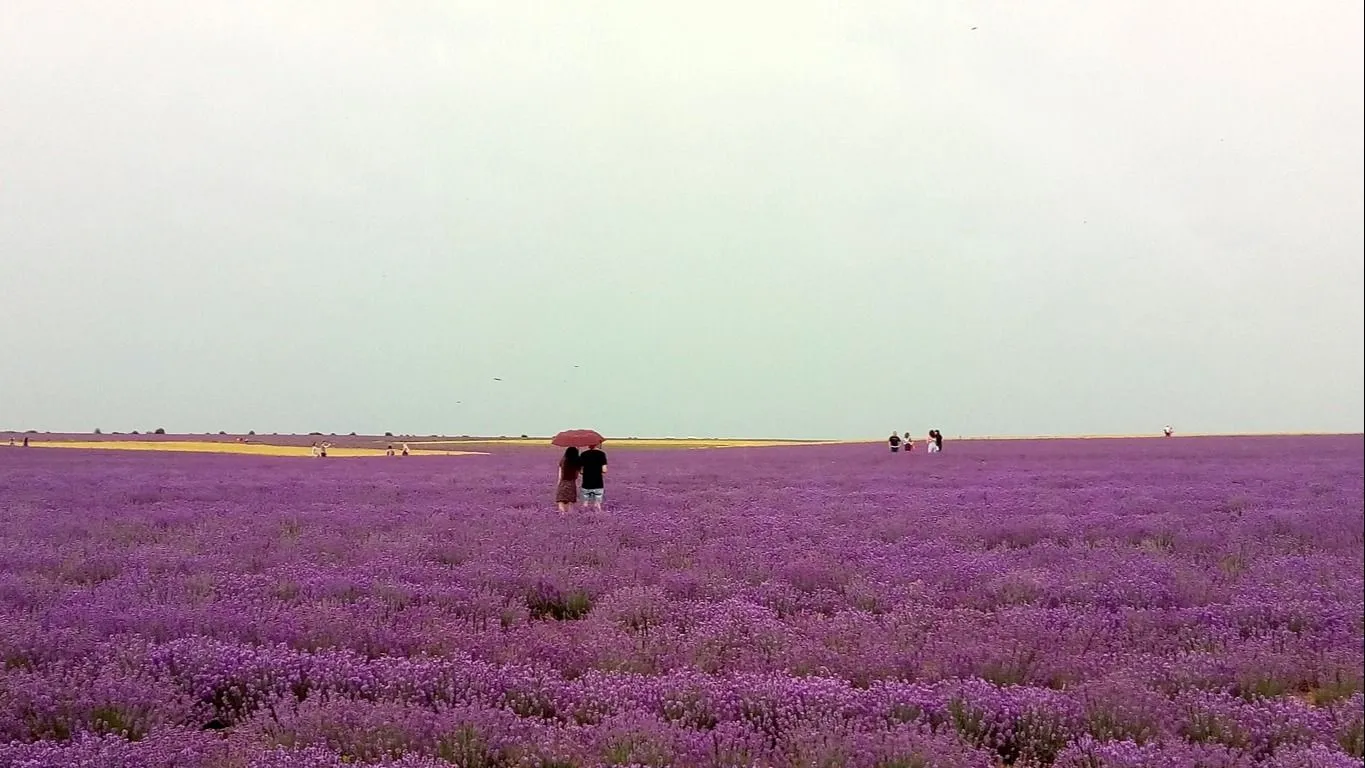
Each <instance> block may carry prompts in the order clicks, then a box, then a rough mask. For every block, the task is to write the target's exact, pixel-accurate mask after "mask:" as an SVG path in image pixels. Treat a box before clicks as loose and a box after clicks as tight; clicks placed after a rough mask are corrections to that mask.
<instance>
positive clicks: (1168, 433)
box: [1161, 424, 1175, 437]
mask: <svg viewBox="0 0 1365 768" xmlns="http://www.w3.org/2000/svg"><path fill="white" fill-rule="evenodd" d="M1161 434H1163V435H1165V436H1166V437H1170V436H1171V435H1174V434H1175V430H1174V429H1172V428H1171V425H1170V424H1167V425H1166V426H1164V427H1162V428H1161Z"/></svg>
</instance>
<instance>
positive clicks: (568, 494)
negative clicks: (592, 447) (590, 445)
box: [555, 448, 583, 512]
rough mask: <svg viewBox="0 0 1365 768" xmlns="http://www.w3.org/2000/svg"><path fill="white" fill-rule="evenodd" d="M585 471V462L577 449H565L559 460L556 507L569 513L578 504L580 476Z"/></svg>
mask: <svg viewBox="0 0 1365 768" xmlns="http://www.w3.org/2000/svg"><path fill="white" fill-rule="evenodd" d="M582 471H583V460H582V458H581V457H580V456H579V455H578V449H577V448H565V449H564V456H563V457H562V458H561V459H560V460H559V474H558V475H557V477H558V481H557V483H556V485H555V506H557V507H559V511H560V512H568V511H570V510H572V509H573V507H574V504H577V503H578V476H579V473H581V472H582Z"/></svg>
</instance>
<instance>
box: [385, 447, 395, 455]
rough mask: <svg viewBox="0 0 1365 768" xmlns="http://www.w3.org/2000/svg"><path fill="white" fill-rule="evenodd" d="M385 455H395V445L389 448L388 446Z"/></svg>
mask: <svg viewBox="0 0 1365 768" xmlns="http://www.w3.org/2000/svg"><path fill="white" fill-rule="evenodd" d="M384 455H385V456H392V455H393V446H392V445H390V446H389V448H388V450H387V451H385V452H384Z"/></svg>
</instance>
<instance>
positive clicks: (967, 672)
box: [0, 435, 1365, 768]
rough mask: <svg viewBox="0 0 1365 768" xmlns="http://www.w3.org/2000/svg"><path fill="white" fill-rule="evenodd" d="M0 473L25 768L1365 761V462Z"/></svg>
mask: <svg viewBox="0 0 1365 768" xmlns="http://www.w3.org/2000/svg"><path fill="white" fill-rule="evenodd" d="M554 458H555V454H553V453H550V452H546V451H540V450H527V449H508V450H504V451H498V452H495V453H493V454H492V455H487V456H465V457H409V458H405V459H360V460H348V461H331V460H327V461H313V460H308V459H277V458H255V457H242V456H212V455H194V454H175V455H170V454H155V453H145V454H136V455H128V454H119V455H115V454H113V453H112V452H86V451H78V450H63V451H57V450H24V449H6V448H3V447H0V524H2V525H0V661H3V672H0V766H68V765H69V766H78V765H79V766H98V767H101V768H102V767H104V766H158V767H159V766H166V767H167V768H169V767H170V766H187V767H189V768H194V767H196V766H224V767H226V766H240V767H243V768H245V767H246V766H262V767H269V768H275V767H276V766H278V767H280V768H283V767H284V766H302V767H304V768H308V767H310V766H339V765H343V764H347V765H350V764H364V763H381V762H388V763H391V764H397V765H403V766H409V767H410V768H416V767H417V766H450V765H456V766H464V767H465V768H495V767H499V768H500V767H503V766H547V767H548V766H556V767H559V768H568V767H570V766H582V767H586V766H599V765H620V766H627V765H633V766H791V767H793V768H796V767H798V766H799V767H809V768H817V767H831V768H832V767H834V766H856V767H860V768H910V767H912V766H924V767H928V766H946V767H951V768H957V767H959V766H960V767H964V768H965V767H968V766H973V767H976V766H979V767H981V768H990V767H994V766H1000V765H1018V766H1047V765H1051V766H1059V767H1063V768H1105V767H1113V768H1138V767H1139V766H1143V767H1146V766H1157V767H1159V766H1204V767H1205V768H1241V767H1243V766H1246V767H1250V766H1275V767H1277V768H1310V767H1316V768H1326V767H1329V766H1359V765H1361V764H1362V761H1361V754H1362V723H1361V710H1362V697H1361V686H1362V664H1363V663H1365V660H1363V658H1362V642H1363V631H1365V598H1362V590H1363V589H1365V585H1363V584H1362V568H1363V567H1365V544H1363V543H1362V476H1363V471H1362V463H1363V462H1365V442H1363V441H1362V438H1361V437H1360V436H1358V435H1357V436H1348V437H1317V438H1288V437H1286V438H1176V439H1171V440H1161V439H1155V440H1103V441H1101V440H1095V441H1083V440H1075V441H1051V442H1041V441H1030V442H981V443H972V442H957V443H949V445H948V446H947V449H946V450H945V452H944V453H943V454H941V455H938V456H926V455H910V456H905V455H894V456H893V455H890V454H888V453H886V452H885V449H883V448H879V447H872V446H854V445H844V446H821V447H795V448H786V447H782V448H760V449H726V450H713V451H641V452H624V451H619V452H615V453H613V454H612V475H611V477H610V478H609V489H608V494H609V495H608V499H607V505H608V510H607V514H605V515H603V516H592V517H589V516H582V515H580V516H575V517H569V518H565V517H561V516H559V515H558V514H557V513H556V512H555V511H554V509H553V505H552V503H551V501H552V497H551V493H552V482H551V481H552V479H553V474H554V467H553V464H554Z"/></svg>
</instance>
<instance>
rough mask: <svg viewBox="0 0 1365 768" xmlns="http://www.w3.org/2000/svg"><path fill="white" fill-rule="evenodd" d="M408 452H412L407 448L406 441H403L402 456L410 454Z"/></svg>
mask: <svg viewBox="0 0 1365 768" xmlns="http://www.w3.org/2000/svg"><path fill="white" fill-rule="evenodd" d="M410 453H412V452H411V451H409V450H408V444H407V443H403V455H404V456H407V455H408V454H410Z"/></svg>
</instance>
